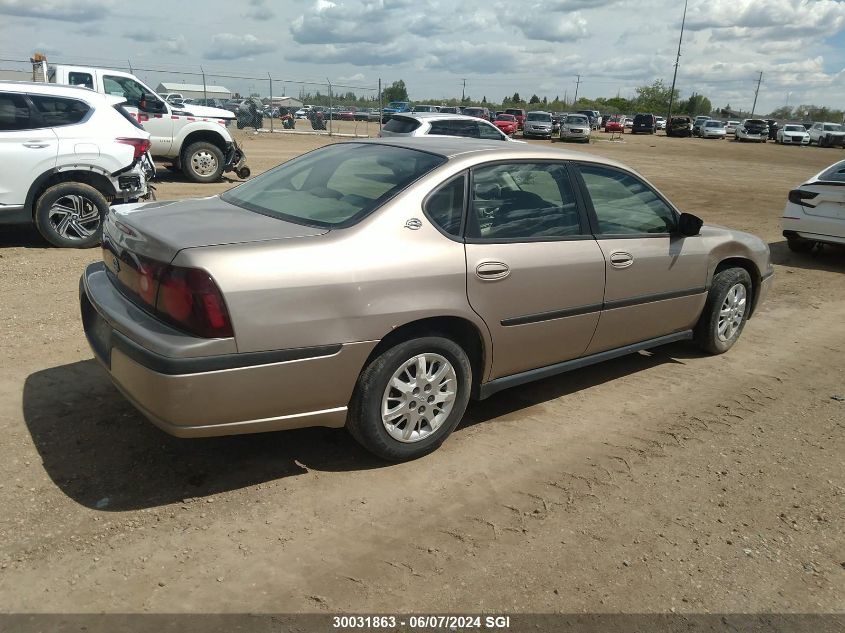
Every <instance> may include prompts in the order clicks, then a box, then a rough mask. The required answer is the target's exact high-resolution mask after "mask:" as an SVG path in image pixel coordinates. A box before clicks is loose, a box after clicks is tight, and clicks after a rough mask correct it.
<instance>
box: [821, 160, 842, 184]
mask: <svg viewBox="0 0 845 633" xmlns="http://www.w3.org/2000/svg"><path fill="white" fill-rule="evenodd" d="M819 180H820V181H824V182H845V161H843V162H841V163H836V164H835V165H834V166H833V167H831V168H830V169H828V170H827V171H826V172H824V173H823V174H822V175H821V176H819Z"/></svg>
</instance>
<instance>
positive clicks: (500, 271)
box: [475, 262, 511, 281]
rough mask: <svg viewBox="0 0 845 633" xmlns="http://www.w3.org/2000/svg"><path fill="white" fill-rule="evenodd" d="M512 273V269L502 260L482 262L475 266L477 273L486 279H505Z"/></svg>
mask: <svg viewBox="0 0 845 633" xmlns="http://www.w3.org/2000/svg"><path fill="white" fill-rule="evenodd" d="M510 274H511V269H510V268H509V267H508V265H507V264H504V263H502V262H482V263H480V264H479V265H478V266H476V267H475V275H476V277H478V278H479V279H482V280H484V281H495V280H496V279H504V278H505V277H507V276H508V275H510Z"/></svg>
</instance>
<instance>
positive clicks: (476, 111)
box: [464, 106, 490, 121]
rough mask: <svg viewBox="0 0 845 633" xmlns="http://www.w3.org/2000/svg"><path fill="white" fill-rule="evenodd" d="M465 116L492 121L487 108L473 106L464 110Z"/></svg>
mask: <svg viewBox="0 0 845 633" xmlns="http://www.w3.org/2000/svg"><path fill="white" fill-rule="evenodd" d="M464 114H465V115H466V116H474V117H476V118H478V119H484V120H485V121H489V120H490V110H488V109H487V108H479V107H476V106H471V107H469V108H464Z"/></svg>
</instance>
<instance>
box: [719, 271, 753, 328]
mask: <svg viewBox="0 0 845 633" xmlns="http://www.w3.org/2000/svg"><path fill="white" fill-rule="evenodd" d="M747 296H748V291H747V290H746V289H745V284H734V285H733V286H731V288H730V290H728V294H727V295H726V296H725V300H724V301H723V302H722V308H721V310H719V322H718V324H717V330H716V332H717V335H718V337H719V340H720V341H730V340H731V339H732V338H733V337H734V336H736V334H737V332H738V331H739V327H740V325H742V320H743V318H745V301H746V298H747Z"/></svg>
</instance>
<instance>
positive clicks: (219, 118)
mask: <svg viewBox="0 0 845 633" xmlns="http://www.w3.org/2000/svg"><path fill="white" fill-rule="evenodd" d="M47 76H48V80H49V81H50V82H52V83H57V84H65V85H69V86H84V87H86V88H90V89H92V90H95V91H97V92H101V93H104V94H111V95H118V96H121V97H124V98H125V99H126V103H124V104H123V106H124V108H125V109H126V110H127V111H128V112H129V113H130V114H131V115H132V116H134V117H135V118H136V119H137V120H138V122H139V123H140V124H141V125H142V126H143V127H144V129H145V130H146V131H147V132H149V133H150V141H151V143H152V147H151V148H150V152H151V153H152V155H153V158H155V159H156V160H160V161H162V162H165V163H170V164H171V165H172V166H173V168H174V169H177V170H181V171H182V173H184V174H185V176H186V177H187V178H188V179H189V180H192V181H194V182H216V181H218V180H220V177H221V176H222V175H223V172H227V171H234V172H235V174H236V175H237V176H238V178H248V177H249V174H250V171H249V167H247V166H246V160H245V156H244V153H243V150H241V148H240V146H239V145H238V144H237V142H235V140H234V139H233V138H232V136H231V135H230V134H229V131H228V130H227V129H226V125H227V123H228V122H230V121H232V120H234V118H235V115H234V114H232V113H231V112H229V111H228V110H223V109H220V108H208V107H204V106H194V105H186V106H183V107H181V108H176V107H174V106H173V105H171V104H170V103H167V102H166V101H164V100H163V99H161V98H160V97H159V96H158V95H157V94H156V93H155V92H154V91H153V90H152V88H150V87H149V86H147V85H145V84H144V83H143V82H141V80H139V79H138V78H137V77H135V76H134V75H132V74H130V73H126V72H121V71H118V70H111V69H108V68H94V67H91V66H65V65H58V64H57V65H53V66H49V68H48V73H47Z"/></svg>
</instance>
